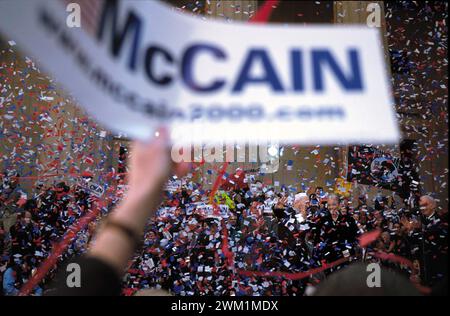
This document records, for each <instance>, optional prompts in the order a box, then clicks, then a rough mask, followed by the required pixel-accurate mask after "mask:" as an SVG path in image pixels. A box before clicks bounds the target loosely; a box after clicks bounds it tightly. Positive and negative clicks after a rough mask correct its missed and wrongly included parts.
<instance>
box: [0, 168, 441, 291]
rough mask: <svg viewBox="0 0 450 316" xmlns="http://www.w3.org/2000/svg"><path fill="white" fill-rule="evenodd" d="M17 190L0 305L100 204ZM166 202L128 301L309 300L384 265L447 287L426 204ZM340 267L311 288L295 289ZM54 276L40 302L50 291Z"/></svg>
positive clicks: (192, 187)
mask: <svg viewBox="0 0 450 316" xmlns="http://www.w3.org/2000/svg"><path fill="white" fill-rule="evenodd" d="M19 179H20V177H18V175H14V176H10V175H9V176H8V175H6V174H5V175H4V176H3V178H2V180H3V182H2V185H1V187H0V203H1V204H0V212H1V214H0V224H1V226H0V254H1V255H2V257H1V260H2V261H1V263H0V273H1V278H2V283H1V284H2V292H3V295H17V294H18V293H19V290H20V288H21V286H22V285H23V284H24V283H26V282H27V280H29V278H30V277H31V276H32V275H33V273H35V271H36V269H37V268H38V267H39V265H40V264H41V263H42V261H43V260H44V259H45V258H47V257H48V256H49V254H50V253H51V250H52V248H53V246H54V245H55V243H57V242H58V241H59V240H60V239H61V237H62V236H64V234H65V233H66V232H67V230H68V228H69V227H70V226H71V225H72V224H73V223H75V222H76V221H77V219H79V218H80V217H81V216H83V215H84V214H86V213H87V212H91V211H92V208H93V206H94V204H96V203H97V197H95V196H94V195H93V194H91V193H90V192H89V191H88V190H87V189H86V188H85V186H83V185H81V184H80V183H78V184H74V185H72V186H68V185H66V184H65V183H64V182H60V183H58V184H56V185H52V186H50V187H46V186H44V185H42V184H39V185H37V186H36V187H35V190H34V192H31V193H30V192H24V190H23V189H22V188H21V186H20V183H19ZM88 180H89V179H84V180H83V181H88ZM107 193H111V194H109V195H108V194H107ZM123 194H126V186H125V185H123V184H119V185H118V186H115V187H114V189H111V190H110V192H106V193H105V197H106V196H107V195H108V198H107V203H106V205H105V206H104V208H103V209H102V213H103V214H106V213H107V212H108V210H110V209H112V208H113V206H114V205H115V204H117V203H118V202H119V201H120V200H121V198H122V196H123ZM164 194H165V196H164V199H163V202H162V204H161V205H160V208H159V210H158V211H157V216H156V217H155V218H152V219H151V220H150V221H149V223H148V225H147V229H146V232H145V235H144V239H143V244H142V245H141V247H140V248H139V251H138V253H136V255H135V257H134V259H133V260H132V261H131V262H130V265H129V267H128V269H127V273H126V276H125V278H124V279H123V295H133V294H134V293H135V292H137V291H139V290H141V289H146V288H157V289H158V288H162V289H165V290H168V291H170V293H172V294H174V295H237V296H241V295H308V294H309V293H310V290H311V289H312V288H314V286H315V285H317V284H319V283H320V282H321V281H323V280H324V279H326V278H327V277H328V275H330V274H332V273H333V272H335V271H336V270H339V269H341V268H342V267H344V266H346V265H348V264H349V263H350V262H352V261H366V262H371V261H376V262H380V263H382V264H383V265H384V266H386V267H388V268H389V269H392V270H394V271H396V272H400V273H402V274H404V275H405V276H407V277H408V278H409V279H410V280H411V281H412V282H414V283H416V284H421V285H422V286H427V287H433V286H435V285H437V284H439V282H441V281H442V280H443V279H444V278H446V271H447V268H446V265H447V251H448V246H447V225H448V221H447V212H446V211H444V212H439V213H438V212H437V209H436V202H435V200H434V199H433V198H432V197H431V196H428V195H424V196H422V197H420V198H419V199H418V200H417V203H416V205H396V203H395V201H394V199H393V198H392V197H391V196H390V197H381V196H378V197H377V198H375V199H374V200H373V201H369V200H368V199H367V197H366V196H361V197H359V198H358V199H357V203H355V201H353V200H352V199H351V198H348V197H347V198H342V197H339V196H337V195H334V194H328V193H326V192H324V190H323V188H320V187H318V188H315V189H314V190H309V191H308V192H300V193H299V192H292V191H290V190H289V189H288V188H284V187H283V188H281V189H277V190H275V188H274V187H272V186H267V185H263V184H262V183H261V182H258V181H254V179H253V180H248V181H247V182H246V184H245V185H244V186H240V187H236V186H235V187H227V188H226V189H223V188H221V189H219V190H218V191H217V192H216V194H215V195H214V196H213V197H211V192H210V191H209V190H205V189H203V188H202V185H201V184H199V183H195V182H192V181H190V179H187V180H186V181H184V182H183V184H180V185H178V186H175V187H173V186H172V187H170V188H167V189H166V191H165V193H164ZM105 197H104V198H105ZM94 230H95V222H93V223H92V224H90V225H89V226H88V227H85V228H84V229H83V230H82V231H80V232H78V234H77V235H76V237H75V238H74V240H73V242H72V243H71V244H70V247H69V248H68V249H67V251H65V252H64V255H63V256H61V258H59V262H60V263H61V262H63V261H65V260H66V259H68V258H71V257H73V256H75V255H78V254H81V253H84V252H85V251H86V249H87V248H88V247H89V245H90V242H91V239H93V240H94V242H95V237H94V238H93V235H94V234H93V232H94ZM377 230H379V231H380V235H379V237H378V238H377V240H375V241H374V242H373V243H371V244H369V245H364V247H362V246H361V245H360V243H359V237H360V236H361V235H363V234H365V233H367V232H372V231H377ZM377 253H383V254H395V255H398V256H401V257H403V258H406V259H408V260H409V261H410V262H412V263H413V265H408V264H404V263H402V262H400V263H399V262H394V261H389V260H387V259H386V257H385V259H380V256H376V254H377ZM381 258H382V257H381ZM337 261H339V264H338V265H335V266H332V267H331V268H328V269H324V270H323V271H321V272H319V273H314V274H311V275H308V276H307V277H305V278H290V277H289V275H290V274H292V273H297V272H305V271H309V270H311V269H314V268H320V267H323V266H325V265H329V264H332V263H335V262H337ZM54 271H55V269H54V270H53V271H52V272H51V273H50V274H48V275H47V277H46V278H45V279H44V280H43V281H42V282H41V283H40V285H39V286H38V287H36V288H35V289H34V292H33V293H34V295H41V294H43V293H45V291H51V287H52V286H51V282H50V281H51V280H52V278H53V276H54ZM251 272H269V273H270V272H275V273H276V275H264V276H261V275H258V274H257V273H251ZM280 273H285V274H286V276H283V275H280Z"/></svg>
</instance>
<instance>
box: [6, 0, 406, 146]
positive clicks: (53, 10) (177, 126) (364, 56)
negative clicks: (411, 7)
mask: <svg viewBox="0 0 450 316" xmlns="http://www.w3.org/2000/svg"><path fill="white" fill-rule="evenodd" d="M69 2H70V1H62V0H61V1H59V0H52V1H46V0H33V1H29V0H13V1H1V2H0V32H1V33H2V35H3V37H5V38H6V39H7V40H10V39H11V40H14V41H16V42H17V43H18V47H19V48H22V49H24V52H26V53H29V54H31V55H32V56H33V57H34V58H36V61H37V62H38V64H39V65H41V66H42V67H43V68H44V69H45V70H47V71H49V73H50V74H51V75H52V76H53V77H54V78H55V79H56V80H57V82H59V83H60V84H61V85H62V86H63V87H64V88H65V89H67V90H68V91H70V92H71V93H72V94H73V96H74V97H75V99H76V100H77V102H78V103H79V104H80V105H81V106H83V107H84V108H86V110H88V112H89V113H91V114H92V115H93V116H94V117H95V118H97V119H98V120H99V121H100V122H101V123H103V124H105V125H106V126H108V127H109V128H111V129H112V130H113V131H115V132H124V133H126V134H127V135H128V136H130V137H134V138H141V139H144V138H148V137H150V135H152V134H153V133H154V131H155V128H156V127H157V126H159V125H166V126H169V127H170V131H171V137H172V139H173V140H174V141H175V140H176V141H177V142H183V143H193V142H194V143H205V142H218V141H220V142H222V141H225V142H232V141H240V142H242V141H248V142H258V141H267V140H275V141H277V142H280V143H297V144H333V143H350V142H363V143H393V142H396V141H398V138H399V132H398V127H397V122H396V119H395V115H394V110H393V100H392V97H391V91H390V88H389V85H388V80H387V75H386V71H385V63H384V57H383V51H382V44H381V40H380V38H379V33H378V30H375V29H374V28H368V27H366V26H363V25H361V26H337V25H322V26H320V25H318V26H293V25H290V26H284V25H281V24H275V25H261V24H254V25H252V24H251V23H243V22H233V23H227V22H224V21H214V20H207V19H204V18H203V19H202V18H199V17H194V16H191V15H189V14H186V13H181V12H178V11H176V10H174V9H172V8H170V7H168V6H166V5H165V4H162V3H159V2H157V1H153V0H152V1H142V0H140V1H119V2H114V1H112V2H104V1H85V2H83V3H84V4H85V5H84V6H83V5H82V6H81V11H80V13H81V27H80V28H78V27H69V26H73V25H72V24H74V23H66V22H67V21H68V20H73V17H69V19H68V15H69V14H71V13H70V12H66V5H67V4H68V3H69ZM75 2H76V1H75Z"/></svg>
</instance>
